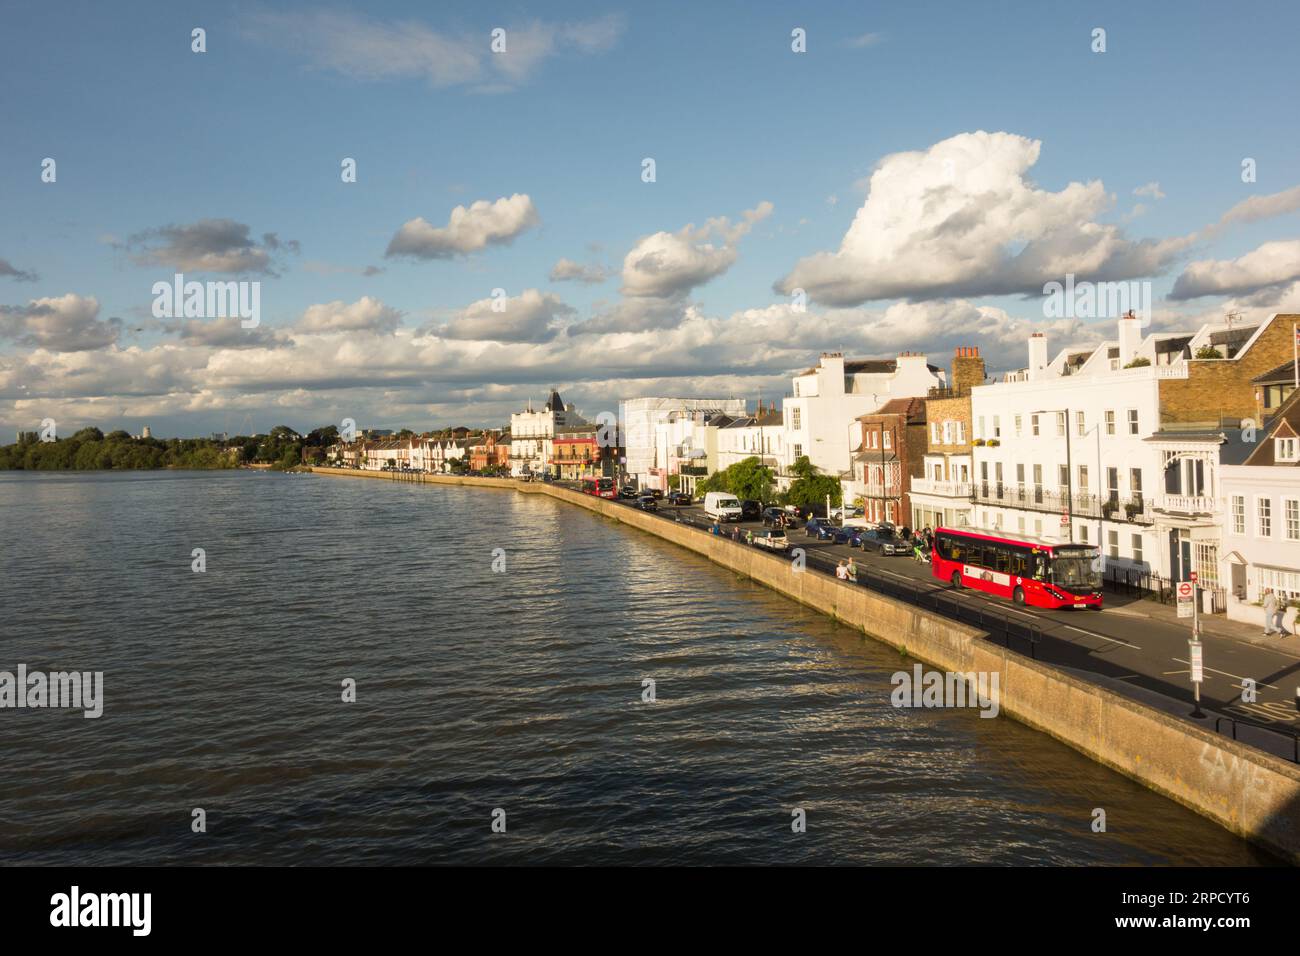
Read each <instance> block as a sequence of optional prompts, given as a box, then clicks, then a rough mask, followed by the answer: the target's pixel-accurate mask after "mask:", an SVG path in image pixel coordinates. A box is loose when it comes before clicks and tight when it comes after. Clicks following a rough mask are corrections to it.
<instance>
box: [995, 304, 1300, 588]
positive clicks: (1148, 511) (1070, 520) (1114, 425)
mask: <svg viewBox="0 0 1300 956" xmlns="http://www.w3.org/2000/svg"><path fill="white" fill-rule="evenodd" d="M1276 319H1277V317H1276V316H1274V317H1272V318H1270V319H1268V320H1265V321H1264V322H1262V323H1256V324H1242V323H1238V324H1236V325H1233V324H1230V323H1222V324H1212V325H1206V326H1203V327H1202V328H1201V329H1200V330H1198V331H1195V332H1158V333H1151V334H1144V332H1143V328H1142V324H1141V322H1140V320H1138V319H1136V318H1134V317H1133V316H1132V314H1131V313H1130V314H1129V315H1126V316H1125V317H1123V318H1121V319H1120V320H1119V328H1118V333H1119V334H1118V338H1117V339H1116V340H1113V341H1109V342H1104V343H1102V344H1101V345H1090V346H1087V347H1084V348H1078V347H1076V348H1066V349H1062V350H1061V351H1060V352H1058V353H1057V354H1056V356H1055V357H1054V358H1049V356H1048V349H1047V339H1046V338H1045V337H1044V336H1043V335H1042V334H1041V333H1036V334H1035V335H1033V336H1031V337H1030V339H1029V364H1028V366H1027V367H1026V368H1024V369H1020V370H1018V371H1016V372H1012V373H1009V374H1008V375H1007V376H1006V377H1005V378H1004V380H1003V381H1001V382H998V383H995V384H990V385H984V386H981V387H977V388H974V389H972V390H971V417H972V425H973V435H974V447H973V449H972V464H973V467H974V474H973V476H972V482H973V488H972V495H971V501H972V511H971V523H972V525H973V526H975V527H977V528H982V529H985V530H989V531H1000V532H1004V533H1007V534H1010V535H1025V536H1028V537H1031V538H1038V539H1041V540H1044V541H1048V542H1061V541H1074V542H1082V543H1087V544H1091V545H1094V546H1098V547H1099V548H1100V549H1101V553H1102V554H1103V555H1104V557H1105V563H1106V566H1107V574H1108V576H1109V575H1113V574H1116V573H1118V574H1119V575H1120V576H1121V577H1122V576H1124V575H1125V574H1132V575H1138V574H1155V575H1158V576H1160V577H1161V578H1164V579H1166V580H1173V581H1178V580H1185V579H1186V578H1187V576H1188V574H1189V572H1191V571H1196V572H1197V573H1198V574H1199V576H1200V580H1201V582H1202V583H1203V584H1204V585H1205V586H1206V587H1207V589H1208V590H1210V591H1211V592H1214V593H1213V594H1212V595H1211V596H1212V599H1213V600H1214V601H1215V604H1216V606H1217V607H1221V606H1222V590H1221V588H1220V585H1219V560H1218V551H1219V537H1220V531H1221V527H1222V505H1221V490H1220V487H1219V477H1218V473H1219V468H1220V464H1221V462H1232V461H1234V460H1240V457H1241V454H1242V453H1241V451H1240V445H1241V435H1242V431H1241V428H1240V423H1241V420H1242V419H1243V418H1247V417H1248V416H1249V414H1250V411H1251V409H1252V408H1253V387H1252V385H1251V377H1252V374H1251V373H1252V370H1254V369H1258V368H1261V367H1263V368H1267V367H1271V366H1273V365H1275V364H1276V363H1277V361H1278V360H1279V358H1280V355H1281V349H1282V348H1283V347H1285V348H1286V349H1287V351H1288V352H1289V350H1290V347H1291V346H1290V341H1289V338H1290V336H1289V333H1290V324H1289V322H1278V321H1275V320H1276ZM1283 326H1285V328H1283ZM1134 580H1136V577H1135V578H1134Z"/></svg>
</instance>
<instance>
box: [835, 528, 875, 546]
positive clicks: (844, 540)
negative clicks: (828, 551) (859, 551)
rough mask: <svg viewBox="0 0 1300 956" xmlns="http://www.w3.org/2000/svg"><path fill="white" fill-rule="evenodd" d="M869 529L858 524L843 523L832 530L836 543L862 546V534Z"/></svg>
mask: <svg viewBox="0 0 1300 956" xmlns="http://www.w3.org/2000/svg"><path fill="white" fill-rule="evenodd" d="M868 531H869V529H867V528H864V527H862V526H860V525H852V524H849V525H844V526H843V527H842V528H836V529H835V531H834V532H833V534H834V538H835V543H836V544H847V545H848V546H849V547H850V548H860V547H862V536H863V535H865V534H867V533H868Z"/></svg>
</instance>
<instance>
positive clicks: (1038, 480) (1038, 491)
mask: <svg viewBox="0 0 1300 956" xmlns="http://www.w3.org/2000/svg"><path fill="white" fill-rule="evenodd" d="M1042 500H1043V466H1042V465H1034V502H1035V503H1041V502H1042Z"/></svg>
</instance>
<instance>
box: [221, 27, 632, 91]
mask: <svg viewBox="0 0 1300 956" xmlns="http://www.w3.org/2000/svg"><path fill="white" fill-rule="evenodd" d="M243 25H244V34H245V36H247V37H248V38H249V39H252V40H254V41H256V42H262V43H266V44H274V45H280V44H282V43H284V41H285V38H287V37H292V38H293V39H292V42H291V43H288V44H285V45H286V48H287V52H289V53H290V54H292V55H295V56H300V57H303V58H305V59H306V60H307V62H308V63H309V64H310V65H311V66H312V67H314V68H316V69H321V70H329V71H331V72H334V73H338V74H341V75H343V76H347V77H351V78H353V79H358V80H368V81H373V80H401V79H423V80H425V81H427V82H428V83H429V84H430V85H431V86H434V87H453V86H470V87H471V88H473V89H479V90H485V91H497V90H505V89H513V88H514V87H515V86H517V85H519V84H521V83H522V82H524V81H525V80H527V79H528V78H529V77H531V76H532V75H533V74H534V73H535V72H536V71H537V69H538V67H539V66H540V65H541V64H542V63H544V62H545V61H547V60H549V59H551V58H553V57H555V56H557V55H560V54H562V53H569V54H583V55H590V54H595V53H601V52H604V51H607V50H609V49H611V48H612V47H613V46H614V45H615V44H616V43H617V42H618V40H619V38H620V37H621V36H622V34H623V32H624V29H625V20H624V18H623V17H621V16H617V15H609V16H603V17H598V18H595V19H592V20H586V21H578V22H572V23H558V22H546V21H541V20H533V21H530V22H528V23H522V24H513V25H511V24H506V25H505V27H504V29H505V30H506V37H505V39H506V48H505V51H504V52H502V53H493V52H492V51H491V49H490V47H489V39H490V37H489V36H488V34H487V33H486V31H483V32H474V33H468V32H456V33H450V32H446V31H442V32H440V31H437V30H434V29H431V28H430V27H429V26H428V25H427V24H425V23H422V22H420V21H418V20H379V19H375V18H372V17H366V16H362V15H359V14H353V13H346V12H342V11H331V10H315V11H295V12H294V13H292V14H289V13H279V12H271V11H262V12H258V13H255V14H253V15H251V16H249V17H247V18H245V20H244V24H243Z"/></svg>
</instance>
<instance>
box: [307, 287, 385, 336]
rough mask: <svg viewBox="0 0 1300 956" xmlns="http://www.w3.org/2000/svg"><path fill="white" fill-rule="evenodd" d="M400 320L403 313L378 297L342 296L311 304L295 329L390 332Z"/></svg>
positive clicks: (324, 331) (308, 331) (311, 331)
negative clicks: (353, 298) (350, 298)
mask: <svg viewBox="0 0 1300 956" xmlns="http://www.w3.org/2000/svg"><path fill="white" fill-rule="evenodd" d="M401 321H402V313H401V312H399V311H397V309H394V308H392V307H391V306H387V305H384V303H383V302H381V301H380V300H379V299H375V298H371V297H370V296H368V295H363V296H362V297H361V298H359V299H357V301H356V302H352V303H347V302H344V301H342V300H341V299H336V300H335V301H333V302H323V303H320V304H317V305H310V306H308V307H307V308H306V310H304V311H303V313H302V317H301V318H299V319H298V322H297V323H296V324H295V326H294V328H295V329H296V330H298V331H300V332H307V333H328V332H356V331H363V330H364V331H368V332H381V333H386V332H392V331H393V330H394V329H396V328H397V326H398V325H399V324H400V323H401Z"/></svg>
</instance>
